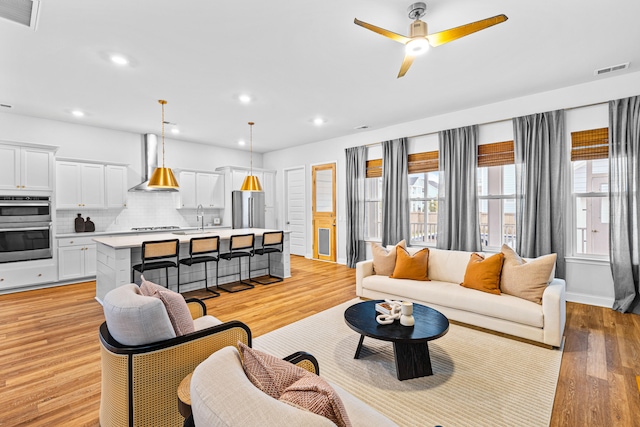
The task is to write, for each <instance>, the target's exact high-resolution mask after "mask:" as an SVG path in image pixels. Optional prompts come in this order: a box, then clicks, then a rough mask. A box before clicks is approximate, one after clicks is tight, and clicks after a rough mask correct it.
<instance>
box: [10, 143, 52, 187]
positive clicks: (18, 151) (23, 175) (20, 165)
mask: <svg viewBox="0 0 640 427" xmlns="http://www.w3.org/2000/svg"><path fill="white" fill-rule="evenodd" d="M54 151H55V148H54V147H51V148H39V147H31V146H18V145H0V190H16V191H51V190H52V187H53V185H52V183H53V153H54ZM16 191H12V192H16Z"/></svg>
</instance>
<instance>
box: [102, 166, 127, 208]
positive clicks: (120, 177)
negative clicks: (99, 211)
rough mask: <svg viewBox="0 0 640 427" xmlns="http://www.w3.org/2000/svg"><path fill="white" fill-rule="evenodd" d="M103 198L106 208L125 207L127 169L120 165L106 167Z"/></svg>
mask: <svg viewBox="0 0 640 427" xmlns="http://www.w3.org/2000/svg"><path fill="white" fill-rule="evenodd" d="M104 176H105V196H106V205H107V208H124V207H126V206H127V167H126V166H122V165H106V166H105V168H104Z"/></svg>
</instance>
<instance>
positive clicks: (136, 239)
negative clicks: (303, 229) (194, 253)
mask: <svg viewBox="0 0 640 427" xmlns="http://www.w3.org/2000/svg"><path fill="white" fill-rule="evenodd" d="M269 231H280V230H272V229H265V228H236V229H221V230H206V229H205V231H204V232H198V230H186V231H185V230H182V231H180V230H177V231H175V232H170V231H169V232H166V233H153V234H147V235H136V236H132V235H126V234H125V235H121V236H110V237H96V238H94V239H93V240H94V241H95V242H97V243H101V244H103V245H106V246H109V247H112V248H115V249H121V248H139V247H140V246H142V242H153V241H158V240H172V239H178V240H180V243H189V241H190V240H191V238H193V237H208V236H220V239H221V240H228V239H229V238H230V237H231V236H237V235H241V234H250V233H253V234H255V235H256V237H260V236H262V234H263V233H266V232H269ZM185 233H186V234H185ZM284 233H285V234H288V233H290V232H289V231H285V232H284Z"/></svg>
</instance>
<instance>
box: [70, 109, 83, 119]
mask: <svg viewBox="0 0 640 427" xmlns="http://www.w3.org/2000/svg"><path fill="white" fill-rule="evenodd" d="M71 114H73V115H74V116H76V117H84V112H82V111H80V110H73V111H72V112H71Z"/></svg>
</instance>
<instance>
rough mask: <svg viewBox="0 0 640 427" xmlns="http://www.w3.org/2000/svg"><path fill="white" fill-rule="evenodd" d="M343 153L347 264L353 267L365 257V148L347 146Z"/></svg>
mask: <svg viewBox="0 0 640 427" xmlns="http://www.w3.org/2000/svg"><path fill="white" fill-rule="evenodd" d="M345 154H346V160H347V162H346V163H347V164H346V166H347V172H346V182H347V204H346V208H347V209H346V211H347V265H348V266H349V267H350V268H355V267H356V263H357V262H358V261H362V260H364V259H365V258H366V245H365V241H364V234H365V233H364V226H365V223H364V221H365V218H364V212H365V194H364V191H365V189H364V184H365V179H366V177H367V175H366V174H367V156H366V154H367V148H366V147H353V148H347V149H345Z"/></svg>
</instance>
